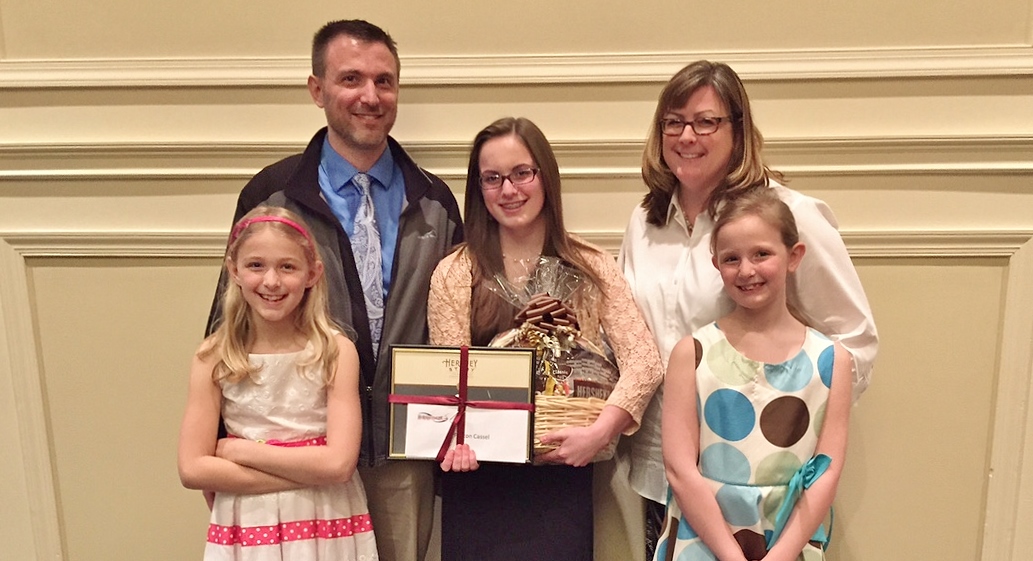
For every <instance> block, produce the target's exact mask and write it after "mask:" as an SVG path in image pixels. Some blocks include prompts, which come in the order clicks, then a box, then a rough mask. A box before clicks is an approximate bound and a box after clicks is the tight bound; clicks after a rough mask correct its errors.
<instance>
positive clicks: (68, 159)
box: [0, 135, 1033, 181]
mask: <svg viewBox="0 0 1033 561" xmlns="http://www.w3.org/2000/svg"><path fill="white" fill-rule="evenodd" d="M404 144H405V146H406V148H407V149H408V150H409V151H410V152H411V153H412V154H413V156H414V157H415V158H416V159H417V160H418V161H433V162H438V163H439V165H438V166H437V167H435V166H428V167H429V169H430V171H432V172H434V173H435V174H437V175H439V176H440V177H442V178H443V179H446V180H462V179H463V178H465V177H466V165H465V164H466V158H467V150H469V144H468V143H466V142H452V141H436V142H427V141H422V142H404ZM552 145H553V148H554V150H555V151H556V157H557V159H558V160H559V161H560V162H561V168H562V171H563V174H564V177H572V178H586V179H599V178H610V179H625V178H634V179H637V178H639V177H640V176H641V171H640V167H639V166H640V164H639V162H640V161H641V155H642V141H641V140H584V141H582V140H579V141H564V140H560V141H556V142H553V143H552ZM302 149H304V143H303V142H298V143H293V142H244V143H242V142H210V143H197V142H190V143H166V142H163V143H146V142H144V143H95V144H66V143H36V144H0V179H10V180H21V181H59V180H155V179H232V180H238V181H245V180H247V179H250V178H251V176H252V175H254V174H255V172H256V171H258V170H259V169H261V167H263V166H265V165H267V164H268V163H270V162H273V161H275V160H277V159H279V158H282V157H284V156H287V155H289V154H293V153H297V152H300V151H301V150H302ZM765 153H766V154H767V156H768V157H769V158H771V159H773V160H778V159H784V160H791V161H792V162H794V163H787V164H781V165H777V166H776V167H777V168H778V169H779V170H780V171H783V172H786V173H787V174H790V175H793V176H797V177H807V176H856V175H865V176H871V175H915V174H920V175H938V174H944V175H981V176H983V175H1031V174H1033V156H1031V154H1033V136H1029V135H1015V136H964V137H961V136H959V137H946V136H944V137H926V136H914V137H899V136H872V137H855V138H842V137H828V138H773V139H769V140H766V142H765ZM902 158H903V160H902ZM199 159H203V161H204V162H205V163H206V164H208V165H205V166H198V165H197V162H198V160H199ZM141 161H145V162H147V163H148V164H151V165H150V166H148V167H138V165H137V164H139V163H140V162H141ZM811 161H813V162H822V163H820V164H818V163H813V164H812V163H799V162H811ZM221 162H225V165H219V164H220V163H221ZM872 162H875V163H872ZM242 163H247V164H249V166H242V165H241V164H242ZM441 163H444V165H441ZM568 164H569V165H568Z"/></svg>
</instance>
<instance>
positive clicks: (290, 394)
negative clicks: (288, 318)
mask: <svg viewBox="0 0 1033 561" xmlns="http://www.w3.org/2000/svg"><path fill="white" fill-rule="evenodd" d="M305 352H306V351H301V352H300V353H287V354H271V355H254V354H253V355H251V361H252V363H258V364H261V365H262V370H261V371H260V372H259V373H258V374H257V375H256V376H255V379H254V380H247V379H246V380H243V381H241V382H238V383H230V382H226V381H223V382H222V384H221V385H222V392H223V411H222V413H223V420H224V421H225V423H226V430H227V432H229V433H230V434H232V435H236V436H239V437H241V438H247V439H250V440H256V441H263V442H265V443H266V444H268V445H270V446H321V445H325V444H326V438H325V437H324V436H323V435H325V434H326V387H325V385H324V383H323V381H322V376H321V375H319V373H318V372H315V371H312V370H307V371H304V372H299V371H298V367H297V363H298V360H300V359H301V358H303V355H302V353H305ZM204 559H205V561H287V560H290V561H323V560H332V561H375V560H376V559H378V556H377V546H376V542H375V540H374V536H373V525H372V524H371V523H370V517H369V509H368V508H367V506H366V493H365V491H364V490H363V488H362V481H361V480H360V479H359V474H358V473H355V474H353V475H352V478H351V480H350V481H348V482H345V483H337V484H333V485H326V486H321V487H311V488H306V489H299V490H295V491H283V492H279V493H267V494H264V495H236V494H232V493H217V494H216V496H215V505H214V507H213V509H212V515H211V522H210V524H209V527H208V543H207V544H206V546H205V550H204Z"/></svg>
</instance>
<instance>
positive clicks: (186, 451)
mask: <svg viewBox="0 0 1033 561" xmlns="http://www.w3.org/2000/svg"><path fill="white" fill-rule="evenodd" d="M214 365H215V359H214V358H212V357H211V356H210V355H209V357H207V358H205V359H202V358H198V356H197V355H194V360H193V363H192V364H191V367H190V387H189V389H188V392H187V406H186V412H185V413H184V414H183V423H182V425H181V426H180V430H179V454H178V455H179V460H178V464H179V478H180V481H182V483H183V486H184V487H186V488H188V489H200V490H204V491H216V492H221V493H240V494H260V493H272V492H274V491H285V490H288V489H297V488H300V487H303V485H302V484H300V483H298V482H296V481H292V480H290V479H287V478H284V477H278V476H276V475H272V474H269V473H265V472H263V471H260V470H256V469H252V468H250V467H247V466H244V465H240V464H237V463H234V462H232V461H229V460H226V459H224V458H220V457H217V456H216V455H215V451H216V440H217V434H218V430H219V413H220V411H221V407H222V391H221V390H220V389H219V386H218V385H216V383H215V382H214V381H213V380H212V367H213V366H214Z"/></svg>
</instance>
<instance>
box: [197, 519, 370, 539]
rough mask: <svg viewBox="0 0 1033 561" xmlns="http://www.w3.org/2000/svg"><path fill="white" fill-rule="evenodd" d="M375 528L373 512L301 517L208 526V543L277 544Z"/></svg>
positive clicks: (347, 534) (345, 534) (329, 537)
mask: <svg viewBox="0 0 1033 561" xmlns="http://www.w3.org/2000/svg"><path fill="white" fill-rule="evenodd" d="M372 531H373V523H372V522H371V521H370V518H369V514H358V515H355V516H352V517H350V518H338V519H336V520H301V521H297V522H282V523H280V524H277V525H273V526H220V525H218V524H212V525H210V526H208V543H213V544H218V545H241V546H244V547H249V546H255V545H275V544H280V543H285V542H292V541H298V540H312V539H322V540H332V539H336V538H350V537H352V536H354V535H356V534H362V533H365V532H372Z"/></svg>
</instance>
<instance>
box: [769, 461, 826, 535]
mask: <svg viewBox="0 0 1033 561" xmlns="http://www.w3.org/2000/svg"><path fill="white" fill-rule="evenodd" d="M831 464H832V458H830V457H828V456H826V455H825V454H818V455H817V456H815V457H813V458H811V459H809V460H807V463H805V464H804V465H802V466H800V469H798V470H796V473H794V474H793V477H792V478H791V479H790V480H789V489H788V490H787V491H786V496H785V498H784V499H782V506H780V507H779V508H778V514H777V515H775V529H774V530H766V531H765V532H764V541H765V543H766V544H767V548H768V549H771V546H773V545H775V542H776V541H777V540H778V537H779V536H781V535H782V530H784V529H785V526H786V522H788V521H789V515H790V514H792V513H793V507H795V506H796V501H798V500H800V495H802V494H803V491H804V489H809V488H810V487H811V485H813V484H814V482H815V481H817V480H818V478H819V477H821V476H822V474H824V473H825V470H827V469H829V466H830V465H831ZM811 539H813V540H816V541H820V542H821V543H823V544H827V543H828V541H829V539H828V536H826V534H825V529H824V528H822V527H821V526H818V530H817V531H815V532H814V537H813V538H811Z"/></svg>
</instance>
